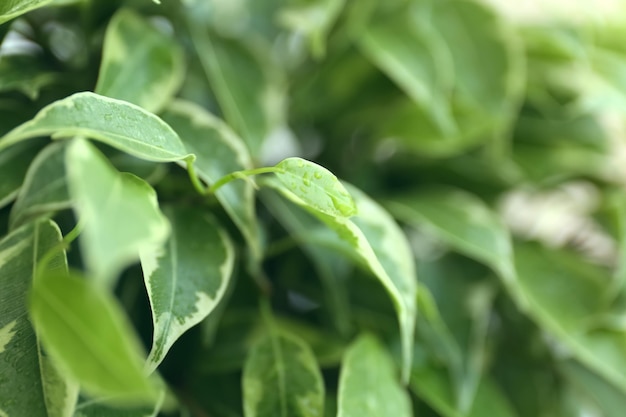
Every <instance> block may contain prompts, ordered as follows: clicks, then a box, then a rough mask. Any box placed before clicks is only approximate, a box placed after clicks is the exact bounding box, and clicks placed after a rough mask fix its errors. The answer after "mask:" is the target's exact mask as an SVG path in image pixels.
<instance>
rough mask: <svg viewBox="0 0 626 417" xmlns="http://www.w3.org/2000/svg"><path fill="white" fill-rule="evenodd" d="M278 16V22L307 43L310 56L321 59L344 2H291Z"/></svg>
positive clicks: (307, 0)
mask: <svg viewBox="0 0 626 417" xmlns="http://www.w3.org/2000/svg"><path fill="white" fill-rule="evenodd" d="M291 3H295V4H288V5H286V6H285V7H284V8H283V9H282V10H280V12H279V14H278V21H279V23H281V24H282V25H283V26H285V27H286V28H288V29H289V30H291V31H292V32H295V33H299V34H302V35H303V36H304V37H306V38H307V40H308V42H309V48H310V49H311V54H312V55H313V56H314V57H315V58H318V59H319V58H322V57H323V56H324V54H325V53H326V38H327V37H328V34H329V32H330V30H331V29H332V26H333V25H334V23H335V21H336V20H337V19H338V18H339V15H340V14H341V10H342V9H343V7H344V5H345V0H314V1H309V0H304V1H296V2H291Z"/></svg>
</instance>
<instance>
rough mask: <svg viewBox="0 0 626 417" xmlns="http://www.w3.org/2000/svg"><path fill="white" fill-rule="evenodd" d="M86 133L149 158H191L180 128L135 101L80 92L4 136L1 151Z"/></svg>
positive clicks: (53, 104)
mask: <svg viewBox="0 0 626 417" xmlns="http://www.w3.org/2000/svg"><path fill="white" fill-rule="evenodd" d="M49 135H52V137H53V139H59V138H68V137H72V136H85V137H88V138H91V139H96V140H99V141H101V142H104V143H106V144H107V145H110V146H113V147H114V148H117V149H119V150H121V151H124V152H126V153H129V154H131V155H133V156H136V157H138V158H142V159H147V160H149V161H157V162H169V161H179V160H183V159H189V158H191V155H188V154H187V151H186V150H185V147H184V146H183V143H182V142H181V141H180V138H179V137H178V135H176V132H174V131H173V130H172V128H170V127H169V126H168V125H167V124H166V123H165V122H163V121H162V120H161V119H159V118H158V117H157V116H155V115H153V114H152V113H148V112H147V111H145V110H143V109H142V108H140V107H137V106H135V105H134V104H130V103H127V102H125V101H121V100H116V99H112V98H108V97H104V96H100V95H98V94H94V93H90V92H83V93H76V94H74V95H71V96H69V97H66V98H64V99H62V100H58V101H55V102H54V103H52V104H50V105H48V106H46V107H44V108H43V109H41V110H40V111H39V113H37V115H36V116H35V118H34V119H32V120H30V121H28V122H26V123H24V124H22V125H20V126H18V127H16V128H15V129H13V130H12V131H10V132H9V133H7V134H6V135H4V136H3V137H2V138H1V139H0V151H1V150H2V149H4V148H6V147H8V146H10V145H13V144H15V143H17V142H20V141H22V140H24V139H29V138H33V137H38V136H49Z"/></svg>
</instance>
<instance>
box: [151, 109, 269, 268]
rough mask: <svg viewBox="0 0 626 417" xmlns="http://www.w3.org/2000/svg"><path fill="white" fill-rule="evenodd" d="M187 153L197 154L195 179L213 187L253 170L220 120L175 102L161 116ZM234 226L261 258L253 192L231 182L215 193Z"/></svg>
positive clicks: (244, 183) (241, 147)
mask: <svg viewBox="0 0 626 417" xmlns="http://www.w3.org/2000/svg"><path fill="white" fill-rule="evenodd" d="M162 117H163V120H165V121H166V122H167V123H168V124H169V125H170V126H172V128H174V130H176V132H177V133H178V135H179V136H180V138H181V139H182V141H183V143H184V145H185V147H186V148H187V150H188V151H189V152H192V153H194V154H195V155H196V160H195V161H194V166H195V169H196V172H197V173H198V176H199V177H200V178H201V179H202V180H203V181H205V182H206V183H208V184H213V183H215V182H216V181H217V180H219V179H220V178H222V177H223V176H225V175H227V174H230V173H231V172H234V171H241V170H245V169H251V168H252V159H251V157H250V153H249V152H248V150H247V148H246V146H245V144H244V143H243V142H242V140H241V139H240V138H239V137H238V136H237V135H236V134H235V133H234V132H233V131H232V130H231V129H230V128H229V127H228V126H227V125H226V124H225V123H223V122H222V121H221V120H219V119H218V118H216V117H215V116H213V115H212V114H210V113H208V112H207V111H206V110H204V109H203V108H202V107H200V106H198V105H196V104H193V103H191V102H185V101H180V100H177V101H175V102H173V103H172V104H170V105H169V106H168V107H167V108H166V110H165V112H164V113H163V116H162ZM215 195H216V197H217V199H218V200H219V201H220V203H221V204H222V205H223V207H224V209H225V210H226V212H227V213H228V214H229V216H230V217H231V219H232V220H233V222H234V223H235V224H236V225H237V227H238V228H239V230H240V231H241V233H242V235H243V236H244V237H245V239H246V242H247V243H248V245H249V247H250V248H251V250H252V253H253V254H254V255H255V257H256V258H258V259H260V258H261V251H262V250H261V243H260V237H259V226H258V222H257V219H256V215H255V201H254V189H253V186H252V184H250V183H249V182H247V181H233V182H231V183H229V184H226V185H225V186H223V187H221V188H220V189H218V190H217V191H216V192H215Z"/></svg>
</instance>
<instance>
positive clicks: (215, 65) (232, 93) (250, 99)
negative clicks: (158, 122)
mask: <svg viewBox="0 0 626 417" xmlns="http://www.w3.org/2000/svg"><path fill="white" fill-rule="evenodd" d="M192 28H193V30H192V40H193V44H194V47H195V49H196V51H197V53H198V57H199V59H200V62H201V64H202V67H203V69H204V72H205V74H206V76H207V78H208V80H209V83H210V84H211V88H212V90H213V92H214V93H215V96H216V98H217V101H218V103H219V105H220V108H221V110H222V112H223V114H224V118H225V119H226V121H227V122H228V124H229V125H230V126H231V127H232V128H233V129H234V130H235V131H236V132H237V133H238V134H239V135H240V136H241V138H242V139H243V140H244V141H245V143H246V144H247V145H248V149H249V150H250V153H251V154H252V156H254V157H258V156H259V153H260V151H261V147H262V145H263V143H264V142H265V139H266V138H267V136H268V134H269V133H270V132H271V131H272V130H273V129H274V128H275V127H276V126H277V125H279V124H280V118H281V117H282V116H280V114H281V113H282V112H283V108H282V101H283V100H284V98H283V95H284V92H283V91H282V89H281V88H280V87H279V81H278V80H276V79H275V78H277V77H276V74H277V73H279V72H280V69H279V68H275V67H272V68H271V70H270V69H268V68H266V67H267V66H268V65H269V64H268V63H267V62H262V61H261V59H260V58H259V57H258V56H257V55H255V54H254V53H253V52H252V51H251V50H249V49H248V46H249V45H246V46H244V45H243V44H240V43H237V42H236V41H227V40H225V39H220V38H218V37H217V36H212V35H210V34H209V33H207V31H206V28H204V27H202V28H201V27H198V26H197V25H193V26H192ZM268 53H269V51H268Z"/></svg>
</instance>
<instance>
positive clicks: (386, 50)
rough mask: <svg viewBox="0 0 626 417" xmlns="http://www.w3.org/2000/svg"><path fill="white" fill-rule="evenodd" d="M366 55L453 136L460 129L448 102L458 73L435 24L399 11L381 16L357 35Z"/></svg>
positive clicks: (443, 129) (438, 124) (408, 12)
mask: <svg viewBox="0 0 626 417" xmlns="http://www.w3.org/2000/svg"><path fill="white" fill-rule="evenodd" d="M354 36H355V37H356V39H357V42H358V45H359V47H360V48H361V50H362V51H363V53H364V54H365V55H366V56H367V57H368V58H369V59H370V60H371V61H372V62H373V63H374V64H375V65H376V66H377V67H379V68H380V69H381V70H382V71H383V72H385V73H386V74H387V75H388V76H389V77H390V78H391V79H392V80H394V81H395V82H396V83H397V84H398V85H399V86H400V87H401V88H402V89H403V90H404V91H405V92H406V94H407V95H408V96H409V97H410V98H411V99H412V100H413V101H414V102H415V103H416V104H418V105H419V106H420V107H421V108H422V109H424V110H428V111H429V112H431V113H432V116H433V119H434V120H435V124H436V125H437V126H438V127H439V129H440V130H441V131H443V132H448V133H450V134H452V133H454V132H455V131H456V129H457V127H456V122H455V121H454V119H453V117H452V114H451V109H450V104H449V103H448V101H447V97H448V94H449V92H450V91H451V89H452V86H453V80H454V71H453V70H452V68H451V62H450V56H449V55H448V54H446V53H445V51H446V49H445V45H444V44H443V43H442V40H441V39H440V38H439V37H438V36H437V34H436V33H435V32H434V31H433V29H432V25H430V24H421V23H420V22H419V21H418V20H417V19H416V18H414V16H413V13H411V11H408V10H399V11H398V12H396V13H392V14H390V15H389V16H377V18H375V19H373V21H372V22H370V23H369V24H366V25H364V26H363V27H362V28H361V29H360V30H358V32H356V33H355V34H354Z"/></svg>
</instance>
